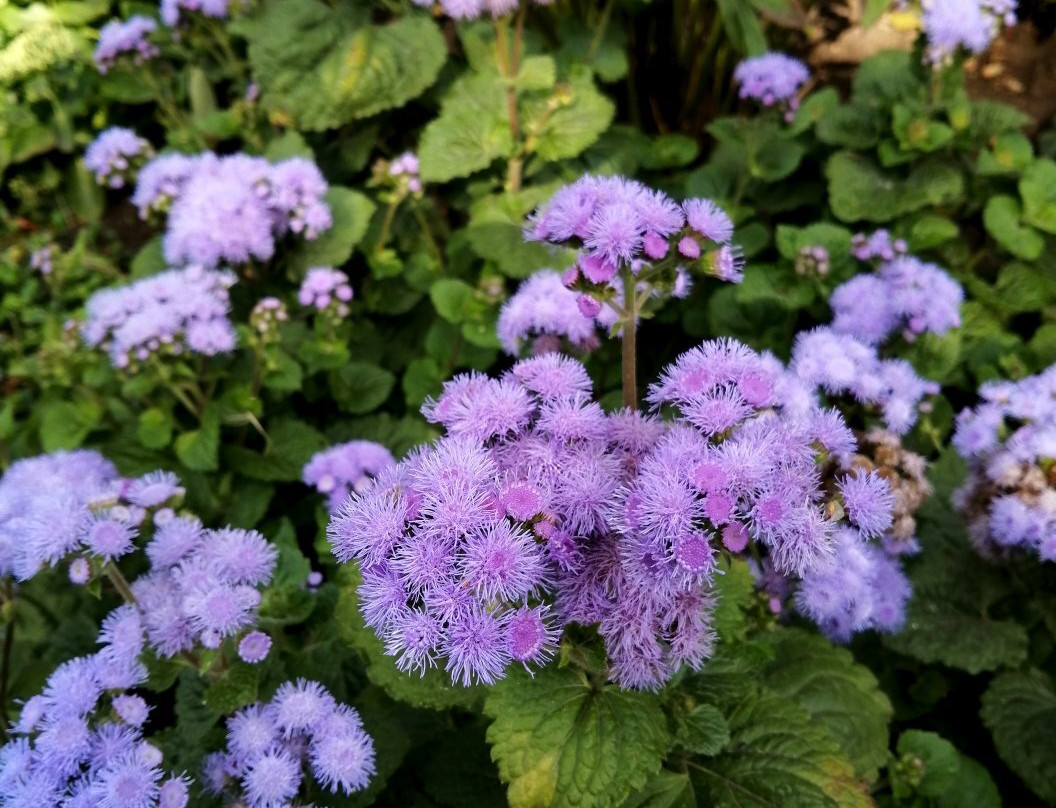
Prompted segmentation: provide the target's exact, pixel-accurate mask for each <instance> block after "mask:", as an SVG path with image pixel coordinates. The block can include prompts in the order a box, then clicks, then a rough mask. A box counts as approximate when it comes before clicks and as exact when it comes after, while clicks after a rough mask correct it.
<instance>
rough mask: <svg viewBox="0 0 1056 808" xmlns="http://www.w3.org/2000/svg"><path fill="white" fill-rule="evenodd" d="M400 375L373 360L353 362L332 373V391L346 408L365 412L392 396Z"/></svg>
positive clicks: (347, 410) (341, 405)
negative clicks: (381, 366)
mask: <svg viewBox="0 0 1056 808" xmlns="http://www.w3.org/2000/svg"><path fill="white" fill-rule="evenodd" d="M395 384H396V377H395V376H394V375H393V374H392V373H390V372H389V371H387V370H385V368H380V367H378V366H377V365H372V364H371V363H369V362H349V363H348V364H347V365H344V366H343V367H341V368H340V369H339V370H336V371H334V372H333V373H331V374H330V392H331V393H333V396H334V401H336V402H337V406H339V407H340V408H341V409H342V410H344V411H345V412H350V413H352V414H353V415H362V414H363V413H366V412H370V411H371V410H373V409H376V408H377V407H379V406H381V404H383V403H384V402H385V399H387V398H388V397H389V393H391V392H392V388H393V386H394V385H395Z"/></svg>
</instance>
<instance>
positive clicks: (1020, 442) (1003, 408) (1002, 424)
mask: <svg viewBox="0 0 1056 808" xmlns="http://www.w3.org/2000/svg"><path fill="white" fill-rule="evenodd" d="M979 395H980V397H981V398H982V399H983V401H982V402H981V403H980V404H979V405H977V406H976V407H974V408H971V409H965V410H963V411H962V412H961V413H960V414H959V415H958V416H957V420H956V428H955V431H954V435H953V445H954V448H956V449H957V451H958V453H959V454H960V455H961V456H962V457H964V458H965V460H967V461H968V476H967V479H966V480H965V483H964V485H963V486H962V487H961V488H960V489H958V490H957V491H956V492H955V494H954V503H955V504H956V505H957V507H958V508H959V509H960V510H961V511H962V512H964V514H965V515H966V516H967V517H968V520H969V532H970V535H971V537H972V540H973V542H974V543H975V545H976V547H977V548H978V549H979V551H980V552H981V553H983V554H984V555H986V556H988V557H991V558H1001V557H1005V556H1008V555H1011V554H1014V553H1017V552H1029V553H1034V554H1037V555H1038V556H1039V557H1040V558H1041V559H1042V560H1043V561H1053V560H1056V485H1054V477H1053V474H1052V468H1051V467H1052V461H1053V458H1056V365H1054V366H1051V367H1049V368H1048V369H1046V370H1045V371H1043V372H1042V373H1040V374H1038V375H1036V376H1028V377H1027V378H1025V379H1021V380H1020V381H1018V382H987V383H986V384H984V385H983V386H982V387H981V388H980V390H979Z"/></svg>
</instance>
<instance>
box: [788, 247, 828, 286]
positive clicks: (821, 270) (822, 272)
mask: <svg viewBox="0 0 1056 808" xmlns="http://www.w3.org/2000/svg"><path fill="white" fill-rule="evenodd" d="M795 271H796V274H797V275H807V276H809V277H815V278H824V277H827V276H828V274H829V251H828V250H826V249H825V248H824V247H821V246H817V245H815V246H813V247H803V248H802V249H800V251H799V253H798V254H797V255H796V263H795Z"/></svg>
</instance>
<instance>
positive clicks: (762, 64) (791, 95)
mask: <svg viewBox="0 0 1056 808" xmlns="http://www.w3.org/2000/svg"><path fill="white" fill-rule="evenodd" d="M809 78H810V71H809V70H808V69H807V66H806V65H805V64H803V63H802V62H801V61H799V59H795V58H793V57H791V56H788V55H786V54H784V53H764V54H763V55H762V56H753V57H752V58H750V59H745V60H744V61H743V62H741V63H740V64H739V65H737V68H736V69H735V70H734V71H733V80H734V81H735V82H736V83H737V84H739V85H740V87H741V89H740V96H741V98H752V99H755V100H756V101H758V102H759V103H761V104H762V105H763V106H764V107H772V106H775V105H778V106H780V107H782V108H784V109H786V110H787V111H789V112H793V111H795V110H796V109H797V108H798V106H799V98H798V93H799V89H800V88H801V87H802V86H803V85H804V84H805V83H806V81H807V79H809Z"/></svg>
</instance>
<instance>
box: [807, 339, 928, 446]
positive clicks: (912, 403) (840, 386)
mask: <svg viewBox="0 0 1056 808" xmlns="http://www.w3.org/2000/svg"><path fill="white" fill-rule="evenodd" d="M790 369H791V370H792V372H793V373H794V374H795V375H796V376H797V377H798V378H799V379H800V380H801V381H802V383H804V384H805V385H807V386H808V387H809V388H811V389H815V390H816V389H820V390H821V391H823V392H824V393H825V394H826V395H827V396H844V395H849V396H851V397H852V398H853V399H854V400H855V401H857V402H858V403H860V404H863V405H865V406H867V407H871V408H876V409H878V410H879V412H880V415H881V417H882V419H883V422H884V425H885V426H886V428H887V429H889V430H890V431H891V432H894V433H895V434H897V435H904V434H905V433H906V432H908V431H909V430H910V429H911V428H912V427H913V424H915V423H916V421H917V413H918V412H919V411H920V409H921V407H924V406H927V405H926V404H923V403H922V399H923V398H924V397H925V396H929V395H934V394H936V393H938V392H939V386H938V385H937V384H935V383H934V382H930V381H928V380H926V379H922V378H921V377H920V376H918V375H917V372H916V371H915V370H914V369H913V366H912V365H910V364H909V363H908V362H906V361H905V360H903V359H881V358H880V356H879V355H878V354H877V350H876V347H875V346H873V345H869V344H867V343H865V342H863V341H861V340H860V339H857V338H855V337H854V336H852V335H850V334H846V333H842V332H839V331H836V330H835V329H833V328H831V327H820V328H815V329H813V330H811V331H805V332H801V333H799V334H797V335H796V340H795V343H794V344H793V346H792V361H791V364H790Z"/></svg>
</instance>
